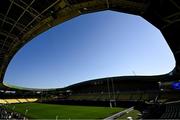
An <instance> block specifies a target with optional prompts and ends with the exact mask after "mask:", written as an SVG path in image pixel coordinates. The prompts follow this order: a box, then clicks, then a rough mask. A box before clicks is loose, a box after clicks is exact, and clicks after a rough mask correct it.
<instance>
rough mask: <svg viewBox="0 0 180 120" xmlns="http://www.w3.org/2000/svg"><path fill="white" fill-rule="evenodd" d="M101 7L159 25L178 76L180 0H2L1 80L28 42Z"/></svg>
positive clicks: (176, 76) (173, 74)
mask: <svg viewBox="0 0 180 120" xmlns="http://www.w3.org/2000/svg"><path fill="white" fill-rule="evenodd" d="M102 10H113V11H119V12H124V13H129V14H135V15H139V16H142V17H143V18H144V19H146V20H147V21H149V22H150V23H152V24H153V25H154V26H156V27H157V28H158V29H159V30H160V31H161V32H162V34H163V35H164V37H165V39H166V40H167V42H168V44H169V46H170V48H171V50H172V51H173V53H174V56H175V59H176V68H175V69H174V70H173V73H172V76H173V79H175V80H178V79H179V77H180V75H179V74H180V41H179V39H180V1H179V0H1V1H0V82H1V83H2V82H3V78H4V74H5V72H6V69H7V66H8V64H9V62H10V61H11V59H12V58H13V56H14V55H15V54H16V52H17V51H18V50H19V49H20V48H21V47H22V46H23V45H25V44H26V43H27V42H28V41H30V40H32V39H33V38H34V37H36V36H37V35H38V34H41V33H42V32H44V31H46V30H48V29H50V28H51V27H53V26H56V25H58V24H60V23H63V22H64V21H67V20H70V19H72V18H74V17H76V16H79V15H82V14H87V13H90V12H96V11H102ZM119 22H121V21H119ZM167 76H168V75H167Z"/></svg>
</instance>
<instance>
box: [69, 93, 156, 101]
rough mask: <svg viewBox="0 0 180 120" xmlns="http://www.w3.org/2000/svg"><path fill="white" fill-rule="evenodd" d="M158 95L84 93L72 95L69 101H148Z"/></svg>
mask: <svg viewBox="0 0 180 120" xmlns="http://www.w3.org/2000/svg"><path fill="white" fill-rule="evenodd" d="M156 95H157V94H143V93H126V92H124V93H123V92H122V93H116V94H112V93H110V94H109V93H86V94H85V93H82V94H72V95H70V96H69V97H68V99H72V100H111V99H115V100H140V101H148V100H153V99H155V98H156Z"/></svg>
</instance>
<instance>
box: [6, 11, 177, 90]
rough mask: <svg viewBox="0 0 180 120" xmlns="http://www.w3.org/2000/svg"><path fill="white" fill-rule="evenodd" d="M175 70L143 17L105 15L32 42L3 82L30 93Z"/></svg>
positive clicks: (63, 26)
mask: <svg viewBox="0 0 180 120" xmlns="http://www.w3.org/2000/svg"><path fill="white" fill-rule="evenodd" d="M174 66H175V60H174V57H173V54H172V52H171V50H170V48H169V46H168V45H167V43H166V41H165V40H164V37H163V36H162V34H161V32H160V31H159V30H158V29H157V28H155V27H154V26H152V25H151V24H150V23H148V22H147V21H145V20H144V19H143V18H141V17H139V16H134V15H129V14H124V13H119V12H113V11H103V12H96V13H91V14H86V15H81V16H79V17H76V18H74V19H72V20H69V21H67V22H65V23H63V24H60V25H58V26H56V27H53V28H52V29H50V30H48V31H46V32H44V33H43V34H40V35H39V36H37V37H36V38H34V39H33V40H32V41H30V42H29V43H28V44H26V45H25V46H24V47H23V48H22V49H21V50H20V51H19V52H18V53H17V54H16V55H15V57H14V58H13V60H12V61H11V63H10V64H9V66H8V69H7V72H6V74H5V78H4V80H5V83H7V84H11V85H16V86H22V87H28V88H60V87H64V86H67V85H71V84H74V83H78V82H81V81H86V80H91V79H96V78H104V77H112V76H127V75H134V74H136V75H159V74H165V73H168V72H170V71H171V70H172V69H173V68H174Z"/></svg>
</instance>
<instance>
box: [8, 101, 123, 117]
mask: <svg viewBox="0 0 180 120" xmlns="http://www.w3.org/2000/svg"><path fill="white" fill-rule="evenodd" d="M14 106H15V107H14ZM8 108H9V109H14V111H17V112H19V113H21V114H23V115H24V114H26V116H27V117H28V118H36V119H56V118H58V119H103V118H106V117H108V116H110V115H112V114H115V113H117V112H120V111H122V110H123V108H109V107H91V106H74V105H53V104H40V103H26V104H11V105H8ZM26 109H28V111H27V112H25V111H26Z"/></svg>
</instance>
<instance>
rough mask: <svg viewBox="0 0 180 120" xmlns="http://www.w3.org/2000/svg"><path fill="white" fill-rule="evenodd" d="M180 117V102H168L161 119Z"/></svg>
mask: <svg viewBox="0 0 180 120" xmlns="http://www.w3.org/2000/svg"><path fill="white" fill-rule="evenodd" d="M165 118H166V119H179V118H180V104H167V105H166V109H165V112H164V113H163V114H162V116H161V119H165Z"/></svg>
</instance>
